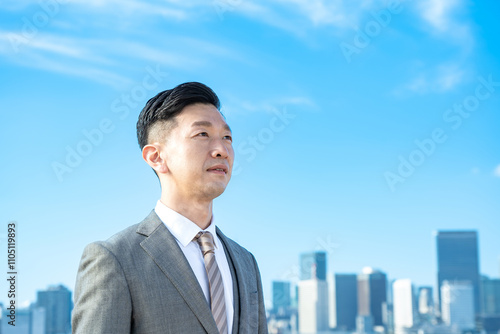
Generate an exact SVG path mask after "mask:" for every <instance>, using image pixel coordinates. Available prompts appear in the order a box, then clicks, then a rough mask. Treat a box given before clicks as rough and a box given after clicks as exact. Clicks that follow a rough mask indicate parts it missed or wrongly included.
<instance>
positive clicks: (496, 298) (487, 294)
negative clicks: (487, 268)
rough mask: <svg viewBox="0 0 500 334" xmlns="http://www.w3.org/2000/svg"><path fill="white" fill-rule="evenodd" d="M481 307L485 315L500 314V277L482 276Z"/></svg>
mask: <svg viewBox="0 0 500 334" xmlns="http://www.w3.org/2000/svg"><path fill="white" fill-rule="evenodd" d="M480 291H481V309H482V314H483V315H485V316H493V315H500V278H492V279H490V278H488V277H486V276H482V277H481V284H480Z"/></svg>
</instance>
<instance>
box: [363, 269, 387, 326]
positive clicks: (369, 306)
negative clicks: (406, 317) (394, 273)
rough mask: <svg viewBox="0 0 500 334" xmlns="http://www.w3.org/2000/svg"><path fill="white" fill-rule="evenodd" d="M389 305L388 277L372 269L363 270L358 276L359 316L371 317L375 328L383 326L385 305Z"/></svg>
mask: <svg viewBox="0 0 500 334" xmlns="http://www.w3.org/2000/svg"><path fill="white" fill-rule="evenodd" d="M385 303H387V275H386V274H385V273H383V272H381V271H378V270H373V269H372V268H369V267H366V268H363V273H362V274H359V275H358V315H359V316H364V317H367V316H371V317H372V318H373V325H374V326H383V325H384V320H383V316H382V313H383V312H382V309H383V305H384V304H385Z"/></svg>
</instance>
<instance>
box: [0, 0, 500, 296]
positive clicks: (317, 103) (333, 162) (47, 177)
mask: <svg viewBox="0 0 500 334" xmlns="http://www.w3.org/2000/svg"><path fill="white" fill-rule="evenodd" d="M498 12H500V4H499V3H497V2H494V1H488V2H472V1H463V0H449V1H444V0H442V1H439V0H425V1H370V0H357V1H339V0H336V1H326V0H325V1H322V0H307V1H306V0H290V1H282V0H271V1H253V0H214V1H197V0H193V1H176V0H167V1H165V0H164V1H148V2H146V1H144V2H141V1H117V0H112V1H99V0H90V1H89V0H85V1H83V0H74V1H66V0H64V1H63V0H59V1H58V0H42V1H41V2H37V1H23V0H21V1H16V2H7V3H5V2H3V3H2V4H0V73H2V80H1V81H0V89H1V92H2V93H1V94H0V106H1V114H0V136H1V140H0V145H1V146H0V147H1V156H2V164H0V175H1V176H0V189H1V190H2V191H1V193H0V221H1V222H2V224H3V226H4V227H3V230H2V231H0V237H1V240H2V244H3V245H5V241H6V229H7V223H8V222H10V221H16V222H17V225H18V235H17V245H18V258H17V261H18V270H19V280H18V293H19V295H18V297H19V298H18V302H26V301H30V300H34V299H35V297H36V290H40V289H45V288H46V287H47V286H48V285H49V284H59V283H62V284H64V285H66V286H68V287H69V288H70V289H73V287H74V282H75V277H76V272H77V267H78V262H79V259H80V256H81V253H82V251H83V248H84V246H85V245H86V244H88V243H90V242H92V241H95V240H103V239H107V238H108V237H109V236H111V235H112V234H114V233H116V232H117V231H119V230H122V229H123V228H125V227H127V226H129V225H132V224H135V223H137V222H139V221H140V220H142V219H143V218H144V217H145V216H146V215H147V214H148V213H149V212H150V210H152V209H153V208H154V205H155V203H156V201H157V199H158V198H159V194H160V190H159V185H158V182H157V180H156V177H155V176H154V174H153V172H152V171H151V170H150V168H149V167H148V166H147V165H146V164H145V163H144V162H143V161H142V159H141V156H140V150H139V148H138V145H137V140H136V136H135V123H136V121H137V116H138V114H139V112H140V110H141V109H142V107H143V106H144V104H145V102H146V101H147V99H148V98H150V97H151V96H153V95H155V94H156V93H157V92H159V91H161V90H164V89H169V88H172V87H174V86H176V85H177V84H179V83H182V82H186V81H200V82H203V83H206V84H207V85H209V86H210V87H212V88H213V89H214V90H215V91H216V92H217V94H218V95H219V97H220V99H221V101H222V111H223V113H224V114H225V115H226V117H227V121H228V123H229V124H230V126H231V128H232V130H233V134H234V146H235V151H236V161H237V166H236V167H235V168H236V169H235V173H234V175H233V179H232V181H231V183H230V185H229V187H228V189H227V190H226V192H225V193H224V194H223V195H222V196H221V197H220V198H218V199H216V200H215V209H214V212H215V217H216V220H217V222H218V225H219V227H220V228H221V229H222V230H223V231H224V232H225V233H226V235H228V236H230V237H232V238H233V239H234V240H236V241H238V242H239V243H240V244H241V245H243V246H245V247H246V248H247V249H249V250H250V251H252V252H253V253H254V255H255V256H256V258H257V260H258V262H259V264H260V269H261V272H262V278H263V283H264V287H265V293H266V299H268V300H270V293H269V292H270V286H271V280H274V279H280V280H281V279H288V280H292V281H296V280H297V278H298V268H297V265H298V258H299V254H300V253H301V252H306V251H311V250H324V251H326V252H327V254H328V271H329V272H332V271H333V272H339V273H359V272H361V269H362V268H363V267H364V266H372V267H375V268H379V269H381V270H383V271H385V272H386V273H387V274H388V276H389V277H390V278H391V279H396V278H411V279H412V280H413V281H414V283H415V284H416V285H424V284H425V285H435V282H436V260H435V258H436V256H435V240H434V237H433V231H436V230H440V229H443V230H447V229H475V230H477V231H478V232H479V246H480V261H481V262H480V269H481V272H482V273H484V274H487V275H490V276H498V275H499V270H500V268H499V267H500V264H499V257H500V243H499V242H498V240H499V237H500V223H499V218H500V205H499V204H498V203H499V200H500V135H499V133H500V131H499V130H500V113H499V109H500V64H499V59H500V49H499V48H500V46H499V45H500V43H499V40H498V32H499V31H500V23H499V22H498V20H497V17H496V16H497V13H498ZM2 248H4V249H5V246H2ZM4 253H5V251H4ZM3 258H4V259H2V261H1V263H2V267H3V268H6V253H5V256H3ZM0 289H1V290H0V291H7V286H6V284H5V283H2V284H1V285H0ZM2 296H3V297H2V298H0V300H1V301H4V302H5V301H6V294H4V293H2Z"/></svg>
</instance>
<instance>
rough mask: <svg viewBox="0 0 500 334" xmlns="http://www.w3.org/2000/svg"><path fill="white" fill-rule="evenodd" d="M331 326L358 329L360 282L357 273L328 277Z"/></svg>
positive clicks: (340, 328) (339, 328)
mask: <svg viewBox="0 0 500 334" xmlns="http://www.w3.org/2000/svg"><path fill="white" fill-rule="evenodd" d="M328 278H329V279H328V289H329V303H328V305H329V312H330V315H329V318H330V327H331V328H335V329H336V330H340V331H354V330H355V329H356V315H357V313H358V282H357V276H356V274H335V275H331V276H329V277H328Z"/></svg>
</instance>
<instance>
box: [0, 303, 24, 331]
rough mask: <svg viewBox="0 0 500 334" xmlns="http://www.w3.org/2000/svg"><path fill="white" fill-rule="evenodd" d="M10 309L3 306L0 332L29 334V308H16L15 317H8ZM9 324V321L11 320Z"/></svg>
mask: <svg viewBox="0 0 500 334" xmlns="http://www.w3.org/2000/svg"><path fill="white" fill-rule="evenodd" d="M9 314H10V311H9V310H7V309H6V308H5V307H4V308H3V309H2V319H1V321H2V325H1V326H0V333H2V334H31V330H30V327H31V310H30V309H29V308H18V309H16V313H15V318H14V319H10V318H9V317H8V315H9ZM13 320H14V322H12V324H14V325H11V324H9V321H13Z"/></svg>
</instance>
